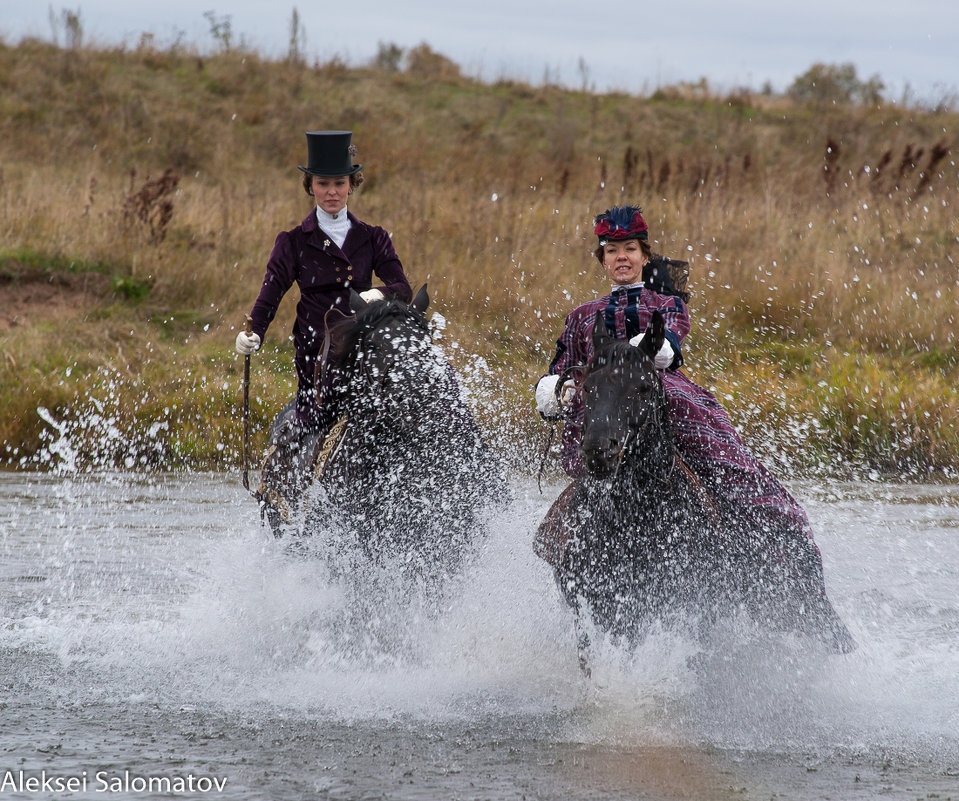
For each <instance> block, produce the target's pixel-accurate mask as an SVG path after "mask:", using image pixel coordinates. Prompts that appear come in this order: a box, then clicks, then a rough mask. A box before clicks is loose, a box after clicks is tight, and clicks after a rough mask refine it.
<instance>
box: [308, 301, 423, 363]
mask: <svg viewBox="0 0 959 801" xmlns="http://www.w3.org/2000/svg"><path fill="white" fill-rule="evenodd" d="M388 320H402V321H404V322H406V323H409V324H411V325H412V326H413V327H415V328H417V329H419V330H420V331H422V332H424V333H426V334H429V327H428V325H427V323H426V316H425V315H424V314H423V313H422V312H418V311H416V309H414V308H413V307H412V306H409V305H408V304H406V303H404V302H403V301H401V300H395V299H392V298H391V299H389V300H384V301H379V302H376V303H370V304H368V305H367V306H366V307H365V308H362V309H360V310H359V311H358V312H356V314H352V315H350V316H348V317H347V316H345V317H343V319H341V320H338V321H336V322H335V323H333V324H332V325H330V326H329V328H328V329H327V330H328V334H327V335H328V336H329V337H330V351H329V355H328V358H329V361H330V363H331V364H336V365H339V366H342V365H344V364H345V363H346V361H347V360H348V359H349V357H350V356H351V355H352V354H353V353H355V351H356V349H357V347H358V345H359V343H360V342H361V341H362V340H363V338H364V337H365V336H366V335H367V334H368V333H370V332H371V331H375V330H376V329H377V328H380V327H381V326H382V325H383V324H384V322H386V321H388Z"/></svg>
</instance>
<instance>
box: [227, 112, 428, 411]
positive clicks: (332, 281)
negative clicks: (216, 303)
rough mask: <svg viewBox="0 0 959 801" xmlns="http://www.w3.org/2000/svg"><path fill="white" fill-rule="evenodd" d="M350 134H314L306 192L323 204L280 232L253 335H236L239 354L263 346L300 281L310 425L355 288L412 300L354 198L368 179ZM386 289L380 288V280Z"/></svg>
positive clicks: (299, 337)
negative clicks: (331, 341) (323, 371)
mask: <svg viewBox="0 0 959 801" xmlns="http://www.w3.org/2000/svg"><path fill="white" fill-rule="evenodd" d="M352 137H353V134H352V133H351V132H350V131H308V132H307V134H306V144H307V149H308V156H309V161H308V163H307V166H306V167H300V168H299V169H300V171H301V172H302V173H303V189H304V191H305V192H306V194H307V195H309V196H310V197H312V198H313V199H314V201H315V203H316V206H315V208H314V209H313V210H312V211H310V213H309V214H308V215H307V216H306V219H304V220H303V222H301V223H300V224H299V225H298V226H296V228H293V229H292V230H290V231H282V232H280V234H279V235H278V236H277V237H276V243H275V244H274V245H273V252H272V253H271V254H270V260H269V261H268V262H267V265H266V276H265V277H264V279H263V285H262V287H261V288H260V294H259V296H258V297H257V299H256V302H255V303H254V304H253V310H252V311H251V312H250V316H251V317H252V318H253V330H252V332H249V333H248V332H246V331H241V332H240V333H239V334H238V335H237V337H236V349H237V352H238V353H240V354H242V355H244V356H245V355H248V354H250V353H252V352H253V351H255V350H258V349H259V347H260V343H261V342H262V340H263V337H264V336H265V334H266V330H267V328H269V325H270V323H271V322H272V321H273V318H274V316H275V315H276V311H277V308H278V307H279V305H280V301H281V300H282V299H283V296H284V295H285V294H286V293H287V291H288V290H289V289H290V288H291V287H292V286H293V284H294V283H296V284H297V285H298V286H299V290H300V300H299V303H298V304H297V306H296V322H295V324H294V325H293V344H294V346H295V348H296V376H297V393H296V419H297V422H298V423H299V424H300V425H301V426H302V427H304V428H316V427H318V426H321V425H322V423H323V422H324V421H323V419H322V418H323V415H322V410H321V409H320V408H319V405H318V404H317V398H316V391H315V389H316V388H315V386H314V373H315V370H316V359H317V355H318V353H319V350H320V347H321V345H322V343H323V336H324V334H325V333H326V326H327V322H328V321H330V320H329V315H330V313H331V311H332V312H333V315H334V317H335V316H337V315H338V314H339V313H342V314H344V315H348V314H350V289H355V290H356V291H357V292H359V293H360V297H362V298H363V299H364V300H365V301H367V302H371V301H375V300H383V299H384V298H386V297H387V296H389V297H397V298H400V299H401V300H405V301H406V302H409V301H410V300H411V299H412V297H413V291H412V290H411V289H410V284H409V281H407V279H406V275H405V273H404V272H403V265H402V264H401V263H400V260H399V258H397V255H396V251H395V250H394V249H393V243H392V242H391V241H390V236H389V234H388V233H387V232H386V231H385V230H383V229H382V228H380V227H379V226H375V225H370V224H369V223H365V222H362V221H361V220H359V219H357V218H356V217H355V216H354V215H353V213H352V212H351V211H349V210H348V209H347V201H348V200H349V197H350V195H352V194H353V192H354V190H355V189H356V188H357V187H358V186H359V185H360V184H361V183H363V173H362V172H361V169H362V167H363V165H362V164H354V163H353V156H354V155H355V153H356V148H355V147H354V146H353V144H352ZM374 277H376V278H379V280H380V281H382V282H383V286H381V287H378V288H374V287H373V279H374Z"/></svg>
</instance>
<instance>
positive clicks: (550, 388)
mask: <svg viewBox="0 0 959 801" xmlns="http://www.w3.org/2000/svg"><path fill="white" fill-rule="evenodd" d="M558 381H559V376H558V375H546V376H543V377H542V378H541V379H540V380H539V383H537V384H536V411H538V412H539V413H540V414H541V415H543V417H546V418H550V417H559V416H560V415H561V414H562V413H563V409H564V408H565V407H568V406H569V405H570V404H571V403H572V402H573V398H574V396H575V395H576V382H575V381H573V379H571V378H568V379H566V381H565V382H563V387H562V389H561V390H560V398H559V401H557V400H556V384H557V382H558Z"/></svg>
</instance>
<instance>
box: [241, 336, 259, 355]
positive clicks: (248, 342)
mask: <svg viewBox="0 0 959 801" xmlns="http://www.w3.org/2000/svg"><path fill="white" fill-rule="evenodd" d="M259 349H260V335H259V334H248V333H247V332H246V331H240V333H239V334H237V335H236V352H237V353H239V354H240V355H241V356H249V355H250V354H251V353H253V351H255V350H259Z"/></svg>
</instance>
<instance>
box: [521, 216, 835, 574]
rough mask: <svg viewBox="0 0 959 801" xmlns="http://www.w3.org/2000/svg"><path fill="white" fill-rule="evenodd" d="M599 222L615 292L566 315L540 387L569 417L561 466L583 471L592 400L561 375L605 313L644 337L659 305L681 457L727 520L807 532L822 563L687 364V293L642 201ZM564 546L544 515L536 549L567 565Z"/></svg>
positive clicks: (609, 324)
mask: <svg viewBox="0 0 959 801" xmlns="http://www.w3.org/2000/svg"><path fill="white" fill-rule="evenodd" d="M595 223H596V225H595V229H594V233H595V234H596V236H597V238H598V244H597V248H596V250H595V256H596V258H597V260H598V261H599V263H600V264H601V265H602V266H603V269H604V270H605V272H606V275H607V276H608V278H609V280H610V282H611V283H612V289H611V291H610V292H609V294H606V295H604V296H603V297H601V298H598V299H597V300H591V301H589V302H587V303H584V304H582V305H581V306H578V307H577V308H576V309H574V310H573V311H572V313H571V314H570V315H569V316H568V317H567V318H566V325H565V328H564V329H563V332H562V334H561V335H560V337H559V339H558V340H557V342H556V355H555V356H554V357H553V361H552V362H551V363H550V365H549V371H548V374H547V375H545V376H544V377H543V378H541V379H540V380H539V382H538V384H537V386H536V404H537V408H538V410H539V411H540V413H541V414H542V415H543V416H544V417H546V418H547V419H557V418H564V419H565V424H564V427H563V436H562V464H563V468H564V469H565V470H566V472H567V473H568V474H569V475H570V476H572V477H574V478H575V477H577V476H579V475H580V474H581V473H582V472H583V463H582V461H581V458H580V455H579V443H580V437H581V431H582V428H581V426H582V421H583V413H584V407H583V400H582V398H581V396H580V394H579V393H577V392H576V391H575V388H574V385H573V382H572V381H571V380H569V381H566V382H564V386H562V387H559V388H557V383H558V382H559V381H560V380H561V376H562V374H563V373H564V371H565V370H566V369H567V368H569V367H572V366H574V365H585V364H588V363H589V361H590V359H591V357H592V355H593V339H592V331H593V326H594V324H595V320H596V314H597V312H602V314H603V317H604V319H605V324H606V329H607V331H608V332H609V334H610V335H611V336H614V337H616V338H618V339H628V340H629V341H630V343H631V344H633V345H636V344H638V343H639V340H640V339H641V338H642V337H643V335H644V333H645V331H646V328H647V326H648V324H649V320H650V317H651V316H652V313H653V312H654V311H659V312H661V313H662V315H663V317H664V319H665V323H666V341H665V343H664V344H663V346H662V348H661V349H660V351H659V352H658V353H657V354H656V357H655V364H656V367H657V368H658V370H659V371H660V374H661V376H662V381H663V385H664V388H665V391H666V396H667V399H668V403H669V415H670V422H671V426H672V430H673V436H674V440H675V445H676V449H677V451H678V454H679V456H680V458H681V459H682V460H683V462H685V464H686V465H687V466H688V467H689V468H690V469H691V470H692V472H693V473H694V474H695V476H696V478H697V480H698V481H699V482H700V483H701V484H702V486H703V488H704V489H705V490H706V491H707V492H708V494H709V496H710V498H711V499H712V502H713V503H715V505H716V507H717V509H718V511H719V513H720V514H721V515H722V517H723V519H724V520H727V521H731V522H733V523H737V522H738V523H745V522H747V521H748V522H749V523H750V524H752V525H753V526H756V527H758V529H759V530H760V531H763V532H768V533H769V534H770V535H777V536H784V537H787V538H793V537H795V538H798V539H800V540H801V541H803V542H805V545H804V546H803V548H804V550H805V551H806V554H807V556H808V560H809V565H810V569H820V570H821V559H820V556H819V551H818V548H816V545H815V543H814V542H813V539H812V531H811V529H810V526H809V521H808V519H807V517H806V513H805V512H804V511H803V509H802V508H801V507H800V506H799V504H798V503H797V502H796V501H795V499H794V498H793V497H792V496H791V495H790V494H789V492H787V490H786V489H785V487H783V485H782V484H781V483H780V482H779V481H778V480H776V478H775V477H774V476H773V475H772V474H771V473H770V472H769V471H768V470H767V469H766V468H765V467H764V466H763V465H762V464H761V463H760V462H759V461H757V460H756V459H755V458H754V457H753V455H752V454H751V453H750V452H749V450H748V449H747V448H746V446H745V444H744V443H743V441H742V439H741V438H740V437H739V435H738V434H737V433H736V430H735V429H734V428H733V426H732V423H731V422H730V420H729V417H728V416H727V415H726V412H725V411H724V410H723V408H722V407H721V406H720V405H719V403H718V402H717V401H716V399H715V398H714V397H713V396H712V395H711V394H710V393H709V392H707V391H706V390H705V389H703V388H702V387H700V386H697V385H696V384H694V383H693V382H692V381H690V380H689V378H687V377H686V376H685V375H684V374H683V373H682V371H681V370H680V369H679V368H680V366H681V365H682V363H683V356H682V350H681V348H682V343H683V340H684V339H685V337H686V335H687V334H688V333H689V327H690V323H689V312H688V310H687V308H686V302H685V298H686V297H687V296H686V295H685V293H684V292H680V291H677V290H676V289H675V288H674V286H673V283H672V280H671V278H670V273H669V271H668V260H667V259H664V258H663V257H661V256H654V255H653V254H652V251H651V249H650V246H649V242H648V229H647V225H646V221H645V220H644V219H643V215H642V212H641V211H640V209H639V208H638V207H634V206H624V207H614V208H612V209H609V210H608V211H605V212H604V213H603V214H600V215H599V216H598V217H597V218H596V220H595ZM557 389H559V392H557ZM571 486H572V485H571ZM568 492H569V490H567V492H566V493H564V495H567V494H568ZM563 503H564V497H563V495H561V496H560V498H559V499H558V500H557V503H556V504H555V505H554V508H553V510H551V511H550V515H551V516H554V519H555V517H556V516H557V515H562V513H563ZM549 520H550V516H547V521H549ZM551 537H552V539H551ZM565 546H566V543H565V542H563V541H562V537H560V538H559V541H557V539H556V530H555V527H554V528H552V529H551V527H550V525H547V523H544V525H543V526H542V527H541V528H540V532H539V533H538V534H537V539H536V542H535V544H534V547H535V549H536V552H537V553H538V554H539V555H540V556H541V557H543V558H544V559H546V560H547V561H548V562H550V564H552V565H553V566H554V567H559V566H560V564H561V562H562V559H563V557H564V554H565Z"/></svg>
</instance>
